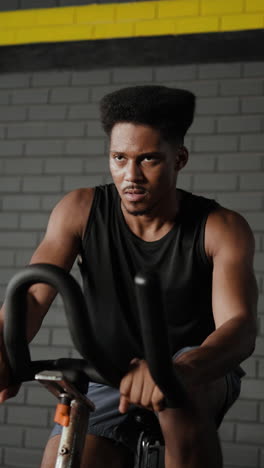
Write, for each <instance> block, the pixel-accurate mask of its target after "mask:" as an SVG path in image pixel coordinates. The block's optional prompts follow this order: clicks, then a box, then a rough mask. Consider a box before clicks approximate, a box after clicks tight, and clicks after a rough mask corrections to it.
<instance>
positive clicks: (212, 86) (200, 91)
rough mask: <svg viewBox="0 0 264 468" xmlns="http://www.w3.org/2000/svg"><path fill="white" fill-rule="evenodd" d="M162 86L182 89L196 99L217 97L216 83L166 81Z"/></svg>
mask: <svg viewBox="0 0 264 468" xmlns="http://www.w3.org/2000/svg"><path fill="white" fill-rule="evenodd" d="M162 84H163V85H164V86H168V87H170V88H183V89H186V90H187V91H191V92H192V93H194V94H195V96H196V97H197V98H200V97H213V96H217V95H218V83H217V82H216V81H189V80H187V81H166V82H163V83H162Z"/></svg>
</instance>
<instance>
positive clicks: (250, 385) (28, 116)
mask: <svg viewBox="0 0 264 468" xmlns="http://www.w3.org/2000/svg"><path fill="white" fill-rule="evenodd" d="M263 76H264V63H229V64H216V65H214V64H211V65H200V66H198V65H197V66H196V65H188V66H176V67H157V68H154V69H153V68H140V69H139V68H135V69H134V68H133V69H127V68H126V69H111V70H110V69H109V70H100V71H96V70H95V71H92V72H87V71H86V72H82V71H79V72H70V71H64V72H56V71H53V72H47V73H41V72H39V73H31V74H30V73H28V74H19V73H17V74H8V75H1V76H0V143H1V144H0V174H1V175H0V225H1V229H0V297H1V299H3V297H4V291H5V287H6V284H7V281H8V280H9V279H10V278H11V276H12V275H13V274H14V273H15V272H16V271H17V270H18V269H19V268H20V267H21V266H23V265H25V264H26V263H27V261H28V260H29V258H30V256H31V254H32V252H33V250H34V249H35V247H36V246H37V245H38V243H39V241H40V239H41V238H42V236H43V232H44V229H45V226H46V223H47V219H48V216H49V213H50V210H51V209H52V207H53V206H54V204H55V203H56V201H57V200H58V199H60V198H61V196H62V195H63V194H64V193H66V192H67V191H69V190H71V189H74V188H75V187H80V186H93V185H96V184H101V183H105V182H108V181H110V177H109V173H108V168H107V142H106V140H105V137H104V135H103V133H102V131H101V129H100V125H99V121H98V101H99V99H100V98H101V96H103V95H104V94H105V93H106V92H108V91H111V90H114V89H117V88H119V87H122V86H127V85H130V84H136V83H145V84H148V83H162V84H166V85H171V86H182V87H185V88H187V89H190V90H192V91H194V92H195V93H196V94H197V97H198V103H197V112H196V121H195V123H194V124H193V126H192V128H191V130H190V133H189V136H188V138H187V140H186V144H187V146H188V147H189V149H190V153H191V157H190V161H189V164H188V166H187V167H186V168H185V169H184V171H183V172H182V174H181V176H180V180H179V185H180V186H181V187H182V188H185V189H187V190H192V191H194V192H195V193H202V194H204V195H209V196H211V197H214V198H216V199H217V200H218V201H219V202H220V203H222V204H223V205H225V206H227V207H230V208H233V209H235V210H237V211H239V212H240V213H242V214H243V215H244V216H245V217H246V219H247V220H248V222H249V223H250V225H251V226H252V228H253V230H254V233H255V238H256V250H257V253H256V258H255V269H256V274H257V279H258V284H259V289H260V301H259V314H260V315H259V337H258V340H257V347H256V351H255V353H254V355H253V356H252V357H251V358H250V359H248V360H247V361H246V362H245V363H244V368H245V370H246V371H247V377H246V378H245V379H244V384H243V389H242V393H241V397H240V399H239V401H238V402H237V403H236V405H235V406H234V407H233V408H232V409H231V411H230V412H229V413H228V415H227V416H226V418H225V421H224V423H223V425H222V428H221V431H220V433H221V439H222V444H223V449H224V456H225V467H226V468H235V467H236V468H239V467H240V468H242V467H243V468H257V467H258V468H260V467H262V466H264V450H263V442H264V398H263V395H264V319H263V315H262V314H263V313H264V300H263V298H264V296H263V270H264V252H263V249H264V242H263V231H264V213H263V205H264V199H263V198H264V197H263V186H264V171H263V169H264V154H263V146H264V137H263V128H264V119H263V114H264V97H263ZM74 272H76V269H74ZM75 274H76V275H77V273H75ZM77 276H78V275H77ZM72 355H75V353H74V351H73V350H72V347H71V342H70V338H69V335H68V331H67V329H66V324H65V318H64V314H63V309H62V305H61V301H60V300H59V299H57V300H56V301H55V304H54V306H53V307H52V310H51V311H50V312H49V313H48V315H47V317H46V319H45V321H44V324H43V327H42V329H41V331H40V332H39V334H38V335H37V337H36V338H35V340H34V342H33V344H32V356H33V358H35V359H39V358H44V357H45V358H49V357H50V358H53V357H65V356H72ZM53 405H54V399H53V397H52V396H50V395H49V394H48V392H46V391H45V390H43V389H42V388H40V387H39V386H38V385H35V384H33V383H30V384H27V385H23V388H22V389H21V391H20V393H19V395H18V396H17V397H16V398H15V399H12V400H10V402H8V403H5V404H4V405H1V406H0V447H1V448H0V467H1V468H7V467H16V468H22V467H24V468H37V467H38V466H39V460H40V457H41V453H42V448H43V446H44V443H45V440H46V438H47V437H48V434H49V430H50V428H51V426H52V415H53V410H52V407H53Z"/></svg>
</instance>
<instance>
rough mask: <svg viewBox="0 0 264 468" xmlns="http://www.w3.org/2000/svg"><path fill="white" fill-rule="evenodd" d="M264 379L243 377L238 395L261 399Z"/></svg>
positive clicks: (263, 390)
mask: <svg viewBox="0 0 264 468" xmlns="http://www.w3.org/2000/svg"><path fill="white" fill-rule="evenodd" d="M263 392H264V380H260V379H248V380H246V379H244V381H243V385H242V388H241V393H240V397H241V398H245V399H252V400H261V401H262V400H263Z"/></svg>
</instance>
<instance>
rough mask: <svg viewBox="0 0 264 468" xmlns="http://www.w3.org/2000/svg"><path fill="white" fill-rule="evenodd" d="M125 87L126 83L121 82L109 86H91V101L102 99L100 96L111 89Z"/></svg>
mask: <svg viewBox="0 0 264 468" xmlns="http://www.w3.org/2000/svg"><path fill="white" fill-rule="evenodd" d="M126 87H127V85H126V84H121V83H119V84H116V85H109V86H93V87H92V89H91V101H92V103H94V102H99V101H100V100H101V99H102V97H103V96H105V95H106V94H108V93H112V92H113V91H117V90H118V89H121V88H126Z"/></svg>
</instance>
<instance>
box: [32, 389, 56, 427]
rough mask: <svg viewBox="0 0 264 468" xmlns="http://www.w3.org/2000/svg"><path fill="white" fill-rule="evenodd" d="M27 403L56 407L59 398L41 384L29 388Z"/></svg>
mask: <svg viewBox="0 0 264 468" xmlns="http://www.w3.org/2000/svg"><path fill="white" fill-rule="evenodd" d="M27 403H28V404H30V405H36V406H51V407H54V406H55V405H56V404H57V399H56V397H55V396H54V395H52V394H51V393H50V392H49V391H48V390H47V389H46V388H44V387H42V386H41V385H40V384H39V385H38V386H36V387H35V388H28V390H27ZM34 430H35V429H34Z"/></svg>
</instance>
